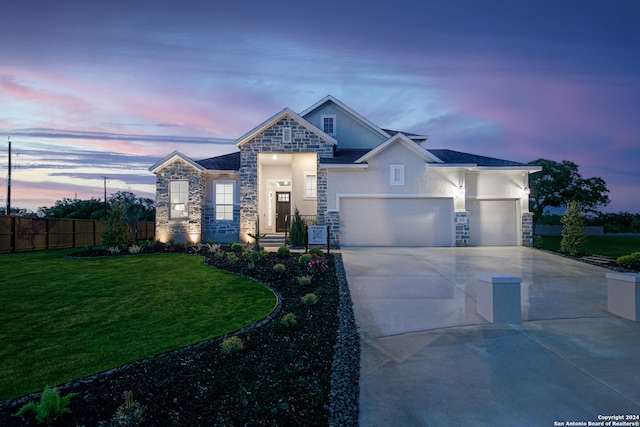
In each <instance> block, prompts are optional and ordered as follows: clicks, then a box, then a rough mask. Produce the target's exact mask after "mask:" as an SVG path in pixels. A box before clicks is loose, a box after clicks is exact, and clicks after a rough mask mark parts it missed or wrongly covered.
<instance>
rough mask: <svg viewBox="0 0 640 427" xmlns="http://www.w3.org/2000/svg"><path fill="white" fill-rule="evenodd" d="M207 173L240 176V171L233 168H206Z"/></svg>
mask: <svg viewBox="0 0 640 427" xmlns="http://www.w3.org/2000/svg"><path fill="white" fill-rule="evenodd" d="M207 175H229V176H237V177H239V176H240V171H234V170H223V169H207Z"/></svg>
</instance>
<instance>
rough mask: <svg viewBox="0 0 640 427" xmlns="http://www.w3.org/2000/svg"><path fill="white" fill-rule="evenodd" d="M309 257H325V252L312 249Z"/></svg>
mask: <svg viewBox="0 0 640 427" xmlns="http://www.w3.org/2000/svg"><path fill="white" fill-rule="evenodd" d="M309 255H317V256H324V252H322V251H321V250H320V249H318V248H311V249H309Z"/></svg>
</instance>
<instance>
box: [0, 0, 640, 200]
mask: <svg viewBox="0 0 640 427" xmlns="http://www.w3.org/2000/svg"><path fill="white" fill-rule="evenodd" d="M639 18H640V2H639V1H635V0H629V1H625V0H614V1H609V2H605V1H577V0H576V1H569V0H553V1H546V0H543V1H540V0H536V1H512V0H509V1H491V0H488V1H476V0H468V1H456V0H447V1H444V0H442V1H418V0H411V1H407V0H395V1H370V2H349V1H344V0H343V1H335V0H325V1H322V2H305V1H298V2H290V1H280V0H271V1H264V0H261V1H254V0H251V1H225V2H222V1H166V0H155V1H153V2H147V1H145V2H142V1H135V0H133V1H132V0H127V1H101V2H98V1H91V2H90V1H80V0H77V1H64V0H58V1H50V0H47V1H31V0H29V1H5V2H3V3H2V4H1V5H0V205H2V206H4V205H5V204H6V175H7V152H6V147H7V140H8V138H9V137H10V138H11V141H12V149H13V165H14V168H13V173H12V187H11V188H12V198H11V200H12V206H13V207H21V208H28V209H35V208H37V207H38V206H51V205H53V204H54V203H55V201H56V200H59V199H62V198H65V197H69V198H73V197H75V196H76V194H77V197H78V198H80V199H88V198H90V197H96V198H101V197H102V196H103V191H104V190H103V177H104V176H106V177H108V181H107V192H108V193H109V194H111V193H115V192H116V191H120V190H128V191H132V192H134V193H136V194H137V195H139V196H142V197H151V198H153V197H154V183H155V178H154V176H153V175H152V174H151V173H150V172H149V171H148V167H149V166H151V165H152V164H153V163H155V162H156V161H157V160H158V159H160V158H161V157H163V156H164V155H166V154H168V153H170V152H171V151H173V150H178V151H181V152H183V153H185V154H186V155H188V156H190V157H192V158H194V159H201V158H206V157H211V156H214V155H217V154H224V153H227V152H230V151H234V150H235V146H234V145H233V140H234V139H235V138H237V137H239V136H241V135H243V134H244V133H246V132H248V131H249V130H251V129H252V128H253V127H255V126H256V125H258V124H260V123H262V122H263V121H264V120H266V119H267V118H269V117H270V116H272V115H273V114H275V113H277V112H279V111H280V110H282V109H283V108H285V107H290V108H292V109H293V110H295V111H298V112H300V111H303V110H304V109H306V108H307V107H309V106H310V105H312V104H314V103H315V102H316V101H318V100H320V99H321V98H323V97H325V96H326V95H329V94H331V95H334V96H335V97H337V98H338V99H339V100H340V101H342V102H343V103H345V104H347V105H348V106H350V107H351V108H353V109H354V110H355V111H357V112H359V113H360V114H362V115H363V116H365V117H366V118H368V119H370V120H371V121H372V122H373V123H375V124H377V125H379V126H381V127H383V128H390V129H397V130H403V131H407V132H414V133H421V134H426V135H428V137H429V140H428V141H427V143H426V146H427V147H428V148H449V149H453V150H459V151H465V152H470V153H474V154H481V155H487V156H492V157H498V158H504V159H508V160H515V161H520V162H529V161H532V160H535V159H537V158H541V157H542V158H547V159H552V160H556V161H561V160H565V159H566V160H571V161H573V162H575V163H577V164H578V165H580V171H581V173H582V175H583V176H584V177H591V176H600V177H602V178H603V179H604V180H605V181H606V182H607V186H608V188H609V189H610V190H611V192H610V194H609V196H610V198H611V200H612V201H611V204H610V205H609V206H608V207H607V208H605V209H604V210H605V211H613V212H617V211H630V212H640V197H639V196H640V26H639V25H638V19H639Z"/></svg>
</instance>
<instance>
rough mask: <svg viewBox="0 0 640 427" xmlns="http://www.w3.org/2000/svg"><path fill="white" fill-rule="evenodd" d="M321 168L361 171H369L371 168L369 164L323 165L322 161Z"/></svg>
mask: <svg viewBox="0 0 640 427" xmlns="http://www.w3.org/2000/svg"><path fill="white" fill-rule="evenodd" d="M320 167H321V168H323V169H342V170H345V169H360V170H364V169H367V168H368V167H369V165H368V164H367V163H359V164H357V165H356V164H351V163H341V164H336V163H328V164H327V163H322V161H320Z"/></svg>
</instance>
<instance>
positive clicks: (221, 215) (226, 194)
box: [215, 182, 234, 221]
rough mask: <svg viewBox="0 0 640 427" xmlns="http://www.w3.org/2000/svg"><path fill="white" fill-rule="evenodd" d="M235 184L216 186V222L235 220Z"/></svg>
mask: <svg viewBox="0 0 640 427" xmlns="http://www.w3.org/2000/svg"><path fill="white" fill-rule="evenodd" d="M233 192H234V190H233V183H232V182H219V183H217V184H216V208H215V209H216V221H232V220H233Z"/></svg>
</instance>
